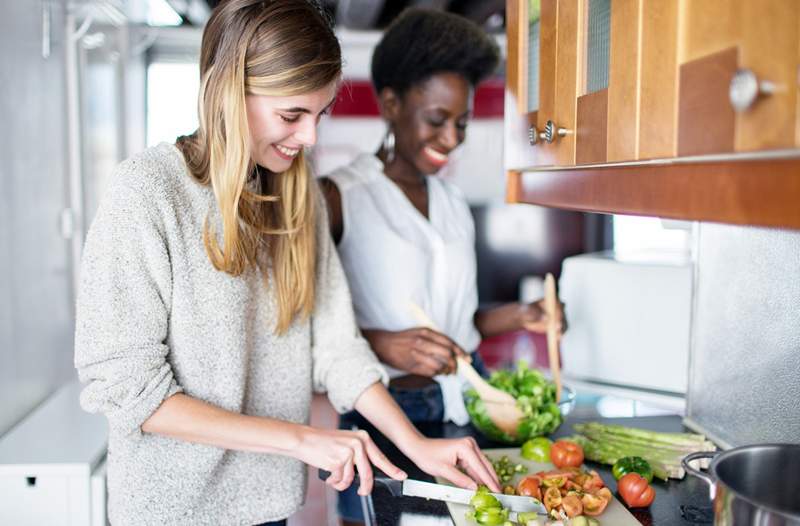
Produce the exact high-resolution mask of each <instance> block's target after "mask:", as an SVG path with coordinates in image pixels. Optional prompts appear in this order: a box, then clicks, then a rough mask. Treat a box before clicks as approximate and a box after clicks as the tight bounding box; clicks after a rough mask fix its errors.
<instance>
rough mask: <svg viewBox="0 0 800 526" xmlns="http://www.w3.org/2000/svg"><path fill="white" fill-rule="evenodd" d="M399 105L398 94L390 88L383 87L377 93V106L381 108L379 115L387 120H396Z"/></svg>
mask: <svg viewBox="0 0 800 526" xmlns="http://www.w3.org/2000/svg"><path fill="white" fill-rule="evenodd" d="M401 105H402V101H401V100H400V96H399V95H398V94H397V93H396V92H395V91H394V90H393V89H392V88H383V89H382V90H381V92H380V93H379V94H378V106H379V107H380V110H381V116H382V117H383V118H384V119H385V120H387V121H389V122H394V121H395V120H397V117H398V116H399V115H400V107H401Z"/></svg>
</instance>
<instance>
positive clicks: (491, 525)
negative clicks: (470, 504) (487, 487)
mask: <svg viewBox="0 0 800 526" xmlns="http://www.w3.org/2000/svg"><path fill="white" fill-rule="evenodd" d="M474 520H475V522H477V523H478V524H483V525H484V526H502V524H503V523H504V522H506V521H507V520H508V510H507V509H504V508H483V509H476V510H475V515H474Z"/></svg>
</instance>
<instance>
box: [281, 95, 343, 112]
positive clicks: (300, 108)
mask: <svg viewBox="0 0 800 526" xmlns="http://www.w3.org/2000/svg"><path fill="white" fill-rule="evenodd" d="M334 102H336V97H334V98H332V99H331V101H330V102H329V103H328V105H327V106H325V107H324V108H323V109H322V112H324V111H325V110H327V109H328V108H330V107H331V106H333V103H334ZM278 110H279V111H285V112H286V113H309V114H310V113H311V110H309V109H308V108H303V107H301V106H295V107H293V108H278ZM322 112H320V113H322Z"/></svg>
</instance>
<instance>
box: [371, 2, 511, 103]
mask: <svg viewBox="0 0 800 526" xmlns="http://www.w3.org/2000/svg"><path fill="white" fill-rule="evenodd" d="M499 60H500V51H499V49H498V47H497V44H496V43H495V41H494V39H493V38H492V37H491V36H489V34H488V33H486V32H485V31H484V30H483V29H481V28H480V27H479V26H478V25H477V24H475V23H473V22H471V21H469V20H467V19H466V18H463V17H461V16H459V15H454V14H451V13H446V12H443V11H435V10H432V9H423V8H410V9H406V10H405V11H403V12H402V13H401V14H400V15H399V16H398V17H397V18H396V19H395V20H394V21H393V22H392V23H391V24H390V25H389V27H388V28H387V29H386V32H385V33H384V35H383V38H382V39H381V41H380V42H379V43H378V45H377V47H376V48H375V52H374V53H373V55H372V84H373V86H374V87H375V92H376V93H380V92H381V90H383V88H386V87H388V88H391V89H392V90H394V91H395V92H396V93H397V94H398V95H400V96H402V95H404V94H405V92H406V91H408V89H409V88H410V87H412V86H414V85H416V84H419V83H421V82H424V81H426V80H428V79H429V78H430V77H431V76H433V75H434V74H436V73H443V72H453V73H458V74H460V75H462V76H463V77H464V78H466V79H467V81H468V82H469V83H470V84H472V85H473V86H475V85H476V84H478V82H480V81H481V80H483V79H485V78H486V77H488V76H489V75H491V74H492V73H493V72H494V70H495V69H496V68H497V64H498V62H499Z"/></svg>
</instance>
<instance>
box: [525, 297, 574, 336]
mask: <svg viewBox="0 0 800 526" xmlns="http://www.w3.org/2000/svg"><path fill="white" fill-rule="evenodd" d="M517 316H518V318H519V324H520V326H521V327H522V328H523V329H526V330H529V331H532V332H539V333H544V332H547V325H548V324H549V322H550V316H549V315H548V314H547V311H546V310H545V306H544V299H541V300H539V301H535V302H533V303H527V304H525V303H523V304H520V305H519V310H518V312H517ZM555 317H556V327H557V328H558V332H559V333H563V332H564V331H566V330H567V320H566V318H565V317H564V304H563V303H561V302H560V301H559V302H557V303H556V315H555Z"/></svg>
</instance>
